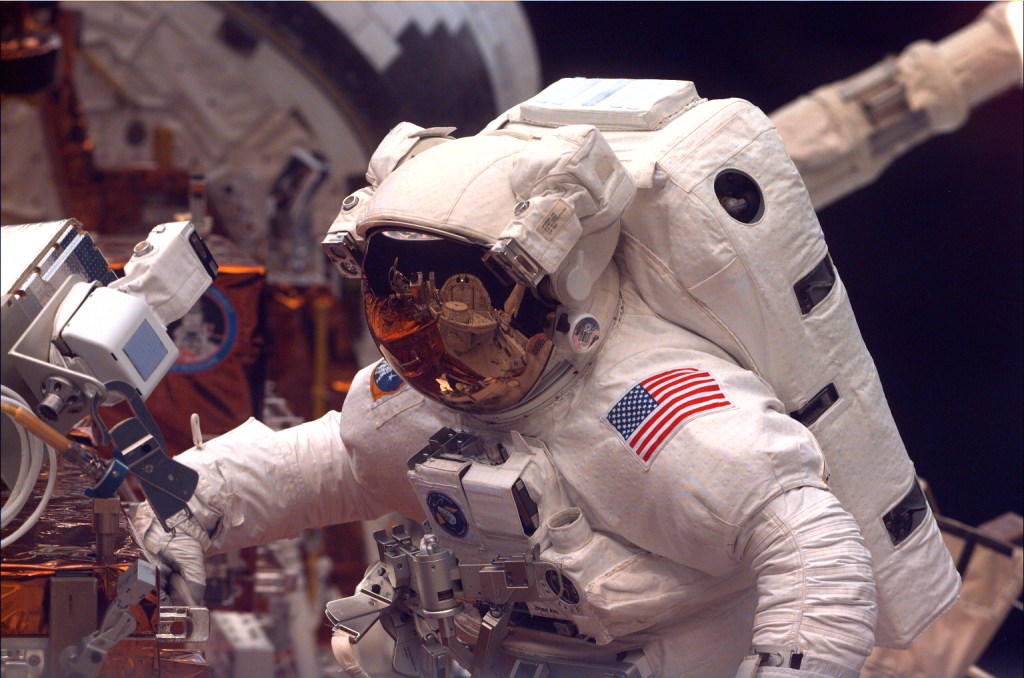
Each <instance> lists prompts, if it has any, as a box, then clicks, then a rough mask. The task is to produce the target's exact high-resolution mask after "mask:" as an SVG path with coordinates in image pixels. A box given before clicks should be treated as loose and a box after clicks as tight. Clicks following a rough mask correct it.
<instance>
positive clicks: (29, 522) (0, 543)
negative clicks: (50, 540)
mask: <svg viewBox="0 0 1024 678" xmlns="http://www.w3.org/2000/svg"><path fill="white" fill-rule="evenodd" d="M0 388H2V401H3V405H4V408H3V409H4V412H5V413H7V414H8V415H9V416H10V418H11V421H12V422H13V423H14V425H15V426H17V427H18V437H19V439H20V440H21V444H22V465H21V467H20V468H19V469H18V480H17V482H16V483H15V487H14V491H13V493H12V496H11V498H10V499H9V500H8V502H7V503H6V504H4V506H3V509H2V510H0V522H2V523H3V526H4V527H6V526H7V524H8V523H10V522H11V521H12V520H13V519H14V517H15V516H17V515H18V513H20V512H21V509H22V508H24V505H25V503H26V502H27V501H28V497H29V496H31V493H32V490H33V489H34V488H35V485H36V481H37V480H39V475H40V472H41V471H42V465H43V457H44V456H47V454H48V456H49V462H50V471H49V473H48V474H47V475H48V477H47V480H46V489H45V490H44V491H43V496H42V497H41V498H40V500H39V505H38V506H36V509H35V511H33V512H32V515H30V516H29V517H28V518H27V519H26V520H25V522H24V523H22V525H21V527H19V528H18V529H17V530H15V531H14V532H12V533H11V534H10V535H8V536H7V537H5V538H4V539H2V540H0V549H3V548H7V547H8V546H10V545H11V544H13V543H14V542H16V541H18V540H19V539H21V538H22V537H23V536H25V534H27V533H28V531H29V530H31V529H32V528H33V527H35V525H36V523H37V522H38V521H39V517H40V516H41V515H42V514H43V511H44V510H45V509H46V505H47V504H49V503H50V497H52V496H53V488H54V486H55V485H56V484H57V453H56V452H55V451H54V449H53V447H51V446H49V445H46V444H45V443H44V442H43V441H42V440H41V439H40V438H37V437H36V436H33V435H29V434H28V433H27V432H26V430H25V427H24V426H22V424H21V423H19V422H18V421H17V420H16V419H15V417H14V416H11V409H10V408H20V409H23V410H25V411H31V410H30V409H29V407H28V403H26V402H25V399H24V398H22V397H21V396H20V395H18V393H17V392H16V391H14V390H13V389H11V388H8V387H7V386H0ZM26 449H27V450H28V456H29V458H30V459H31V464H30V468H29V469H28V471H25V472H24V473H23V471H24V468H25V463H24V462H25V456H26V453H25V450H26ZM12 503H13V504H14V505H15V506H12V507H11V510H9V509H8V505H9V504H12ZM15 507H16V508H17V510H13V509H14V508H15Z"/></svg>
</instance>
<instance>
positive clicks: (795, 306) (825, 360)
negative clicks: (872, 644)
mask: <svg viewBox="0 0 1024 678" xmlns="http://www.w3.org/2000/svg"><path fill="white" fill-rule="evenodd" d="M545 96H546V95H545V94H544V93H542V94H541V95H538V97H539V98H541V99H544V97H545ZM508 117H509V118H510V119H512V120H515V115H514V111H513V112H511V113H510V114H508ZM576 119H577V118H574V120H576ZM503 130H505V131H508V132H509V133H513V132H515V133H520V134H545V133H550V130H549V129H547V128H543V127H539V126H530V125H526V124H523V123H522V122H518V123H515V122H514V123H511V124H508V125H506V126H505V127H504V128H503ZM602 133H603V134H604V136H605V137H606V139H607V140H608V143H609V144H610V146H611V147H612V149H613V150H615V151H616V153H617V154H619V156H620V158H621V159H622V161H623V163H624V165H625V166H627V167H629V168H630V170H631V171H632V172H634V173H635V178H636V182H637V184H638V185H639V186H641V189H640V190H639V191H638V192H637V195H636V198H635V199H634V200H633V202H632V203H631V204H630V206H629V207H628V208H627V209H626V211H625V212H624V213H623V216H622V235H621V237H620V245H619V250H618V253H617V256H618V257H619V260H620V262H621V263H622V264H623V265H622V273H623V278H625V279H630V280H632V281H633V282H634V283H635V284H636V286H637V289H638V290H639V292H640V295H641V297H642V298H643V299H644V301H645V302H646V303H647V304H648V305H649V306H650V307H651V308H652V309H653V310H654V311H656V312H657V313H658V314H660V315H661V316H662V317H664V318H666V319H668V320H670V321H672V322H674V323H676V324H678V325H680V326H681V327H684V328H686V329H689V330H691V331H693V332H695V333H696V334H698V335H700V336H703V337H706V338H708V339H709V340H710V341H712V342H714V344H716V345H717V346H718V347H720V348H721V349H722V350H724V351H726V352H727V353H728V354H729V355H730V356H731V357H732V358H733V359H734V360H735V361H736V362H737V363H738V364H739V365H741V366H743V367H745V368H747V369H749V370H751V371H753V372H754V373H755V374H757V375H759V376H760V377H761V378H763V379H764V380H765V381H766V382H767V383H768V384H769V385H770V387H771V389H772V390H773V392H774V393H775V394H776V395H777V396H778V397H779V399H780V400H781V401H782V403H783V406H784V408H785V411H787V412H797V411H799V410H801V408H804V407H805V406H806V405H807V404H808V403H811V402H813V401H814V400H815V399H816V398H817V394H819V393H827V392H828V389H829V388H831V389H834V390H833V391H832V392H834V393H835V399H834V400H833V401H832V402H831V404H830V406H828V407H827V408H825V409H824V411H823V412H822V413H820V415H819V416H817V418H816V419H815V420H814V421H813V422H810V423H809V424H808V426H809V428H810V430H811V432H812V433H813V434H814V437H815V439H816V440H817V442H818V444H819V445H820V447H821V449H822V451H823V453H824V456H825V459H826V461H827V464H828V467H829V469H830V471H831V480H830V488H831V491H832V492H833V493H834V494H835V495H836V497H838V498H839V500H840V502H841V503H842V505H843V507H844V508H845V509H846V510H847V511H849V512H850V513H851V514H852V515H853V516H854V518H855V519H856V520H857V523H858V525H859V528H860V530H861V533H862V534H863V537H864V540H865V544H866V545H867V547H868V549H869V551H871V553H872V558H873V567H874V571H875V575H876V583H877V594H878V596H877V598H878V622H877V626H876V629H875V631H876V633H875V639H876V642H877V643H878V644H880V645H884V646H891V647H905V646H906V645H908V644H909V643H910V642H911V641H912V640H913V639H914V638H915V637H916V636H917V635H918V634H919V633H921V632H922V631H923V630H924V629H925V628H927V627H928V625H929V624H931V623H932V622H933V621H934V620H935V619H936V618H938V617H939V616H940V615H941V614H943V613H944V612H945V611H946V610H948V609H949V608H950V607H951V606H952V605H953V603H954V602H955V601H956V599H957V595H958V592H959V583H960V582H959V577H958V576H957V573H956V570H955V568H954V567H953V562H952V560H951V559H950V558H949V557H948V555H947V553H946V549H945V547H944V546H943V544H942V540H941V537H940V535H939V531H938V528H937V525H936V524H935V521H934V520H933V518H932V517H931V515H930V513H927V514H926V515H925V516H924V519H923V521H922V522H921V524H920V525H919V527H918V528H917V529H916V530H914V532H913V533H912V534H910V536H909V537H906V538H905V539H903V540H902V541H899V542H898V543H894V539H893V537H892V536H891V535H890V534H889V532H888V530H887V529H886V525H885V523H884V522H883V516H885V515H886V514H887V513H889V512H890V511H891V510H892V509H893V507H895V506H897V505H898V504H899V503H900V502H901V501H902V500H903V498H904V497H906V496H907V495H908V492H909V491H910V490H911V489H912V488H913V487H914V484H915V482H916V478H915V473H914V465H913V463H912V461H911V459H910V458H909V456H908V455H907V451H906V449H905V447H904V445H903V442H902V440H901V438H900V435H899V431H898V429H897V427H896V424H895V422H894V421H893V417H892V414H891V412H890V410H889V407H888V404H887V402H886V399H885V393H884V391H883V389H882V384H881V382H880V380H879V378H878V374H877V370H876V369H875V366H874V363H873V361H872V359H871V356H870V354H869V353H868V350H867V348H866V346H865V345H864V342H863V340H862V338H861V335H860V331H859V329H858V326H857V321H856V318H855V317H854V314H853V310H852V307H851V304H850V300H849V298H848V296H847V293H846V289H845V287H844V286H843V282H842V278H841V276H840V275H839V274H838V272H836V271H835V269H834V267H833V266H831V263H830V261H829V259H828V258H827V257H828V247H827V244H826V242H825V239H824V237H823V234H822V231H821V228H820V226H819V224H818V220H817V217H816V215H815V213H814V209H813V207H812V205H811V203H810V199H809V197H808V195H807V191H806V189H805V187H804V184H803V181H802V179H801V176H800V174H799V173H798V172H797V170H796V168H795V166H794V165H793V163H792V162H791V161H790V159H789V157H788V156H787V154H786V149H785V147H784V145H783V143H782V140H781V138H780V137H779V135H778V133H777V132H776V131H775V129H774V127H773V124H772V121H771V120H769V119H768V118H767V117H766V116H765V115H764V114H763V113H762V112H761V111H760V110H758V109H757V108H756V107H754V106H753V105H751V104H750V103H749V102H746V101H742V100H738V99H729V100H720V101H707V102H703V103H699V104H697V105H693V106H691V107H688V108H687V109H686V110H685V111H683V112H682V113H681V114H680V115H679V116H678V117H675V118H673V119H672V120H671V121H670V122H668V123H667V124H666V125H664V126H663V127H662V128H660V129H658V130H655V131H637V130H629V131H626V130H622V129H615V128H612V129H605V130H603V132H602ZM728 172H740V173H742V174H744V175H746V176H747V177H748V178H749V179H750V180H751V182H753V184H756V187H757V191H758V192H759V193H760V195H761V198H762V200H761V203H762V206H763V209H761V210H758V213H757V214H754V215H752V216H750V221H749V223H748V222H744V221H740V220H739V219H737V218H734V216H733V215H732V214H730V213H729V212H728V211H727V210H726V209H725V206H724V205H723V204H722V202H721V201H720V200H719V196H718V192H719V190H718V186H719V179H721V178H723V177H727V176H728V175H727V173H728ZM824 270H828V271H830V272H831V273H832V276H830V277H833V280H832V281H830V283H829V284H823V283H822V279H823V278H824V276H823V274H822V271H824ZM808 279H810V280H813V281H814V282H812V283H811V284H810V285H811V287H816V288H817V289H818V290H826V291H827V292H825V291H822V292H820V296H818V298H817V299H816V303H813V304H811V305H810V308H807V307H806V303H807V295H806V291H807V290H808V289H809V288H808V287H807V286H806V285H805V281H806V280H808ZM797 289H803V290H804V291H805V295H804V297H803V300H802V301H801V293H799V292H797Z"/></svg>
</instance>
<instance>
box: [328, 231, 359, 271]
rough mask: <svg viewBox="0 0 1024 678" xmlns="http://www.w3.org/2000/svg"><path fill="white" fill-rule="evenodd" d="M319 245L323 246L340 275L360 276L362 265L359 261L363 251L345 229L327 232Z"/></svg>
mask: <svg viewBox="0 0 1024 678" xmlns="http://www.w3.org/2000/svg"><path fill="white" fill-rule="evenodd" d="M320 246H321V247H323V250H324V254H326V255H327V258H328V259H330V260H331V262H332V263H333V264H334V267H335V268H337V269H338V272H339V273H341V275H342V277H345V278H361V277H362V275H363V267H362V265H361V264H360V263H359V262H360V261H361V260H362V258H363V252H362V249H361V248H360V247H359V243H358V242H357V241H356V239H355V237H353V235H352V234H351V233H348V232H346V231H335V232H333V233H328V234H327V236H326V237H325V238H324V239H323V242H322V243H321V244H320Z"/></svg>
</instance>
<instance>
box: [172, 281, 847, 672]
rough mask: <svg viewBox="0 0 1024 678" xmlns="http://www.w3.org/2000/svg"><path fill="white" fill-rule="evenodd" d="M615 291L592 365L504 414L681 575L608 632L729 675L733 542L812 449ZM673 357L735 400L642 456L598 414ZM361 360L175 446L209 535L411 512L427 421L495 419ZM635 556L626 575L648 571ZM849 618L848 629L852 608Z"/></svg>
mask: <svg viewBox="0 0 1024 678" xmlns="http://www.w3.org/2000/svg"><path fill="white" fill-rule="evenodd" d="M622 293H623V298H624V312H623V315H622V320H621V321H620V322H619V323H618V325H617V326H616V327H615V328H613V330H612V331H611V332H610V336H609V337H608V339H607V341H608V343H607V344H606V346H605V348H604V350H603V351H602V353H601V354H600V355H599V356H598V359H597V364H596V365H595V367H594V369H593V370H592V371H590V372H589V373H587V374H586V375H584V376H583V377H582V378H581V380H580V381H579V382H578V383H577V385H576V386H575V387H574V388H573V389H571V390H570V391H569V392H567V393H565V394H564V395H563V396H562V397H561V398H559V399H558V400H556V401H555V402H554V404H553V405H551V406H550V407H548V408H546V409H545V410H544V411H542V412H540V413H537V414H536V415H534V416H531V417H529V418H527V419H525V420H523V421H520V422H518V423H517V424H516V429H517V430H519V431H521V432H522V433H523V434H524V435H529V436H533V437H535V438H539V439H543V440H544V441H545V443H546V444H547V446H548V448H549V450H550V451H551V458H552V460H553V462H554V463H555V465H556V467H557V470H558V472H559V473H560V474H561V477H562V479H563V481H564V487H565V489H566V492H567V495H568V498H569V501H570V502H571V503H572V504H574V505H576V506H578V507H579V508H580V510H581V511H582V513H583V514H584V515H585V516H586V517H587V520H588V522H589V523H590V525H591V527H592V529H593V530H594V532H595V533H596V534H601V535H603V536H604V537H606V538H610V539H613V540H615V541H617V542H618V543H621V544H628V545H632V547H634V548H638V549H641V550H643V551H646V552H649V553H650V554H651V555H650V556H648V557H649V558H655V559H658V560H659V562H665V563H667V564H668V565H670V566H671V568H672V573H673V574H672V576H673V577H675V578H677V579H678V580H679V581H686V582H687V584H686V586H687V588H686V591H687V595H685V596H680V597H679V599H678V600H676V601H675V603H676V604H675V606H674V607H671V608H670V609H669V610H668V611H667V612H665V614H663V615H662V616H661V617H660V618H658V619H653V620H648V621H649V622H650V623H651V626H649V627H647V628H644V629H642V630H638V631H635V632H633V633H630V634H628V635H625V636H623V637H621V638H619V639H618V641H617V642H625V643H633V644H635V645H637V646H642V647H643V648H644V651H645V653H646V654H647V656H648V657H649V659H650V661H651V662H652V664H653V665H654V666H655V668H656V671H657V673H656V675H659V676H682V675H707V676H730V675H732V674H733V673H734V672H735V670H736V667H737V666H738V665H739V662H740V660H741V659H742V658H743V656H745V655H746V654H747V651H748V649H749V647H750V644H751V641H752V639H753V614H754V605H755V597H756V596H757V592H756V589H755V588H754V584H755V576H754V572H753V571H752V570H751V569H750V568H749V567H748V566H746V565H744V563H743V554H742V553H741V552H740V551H738V550H737V548H738V545H739V544H740V543H741V540H742V539H743V536H744V534H746V532H745V531H748V530H749V528H748V527H747V526H749V525H750V524H751V521H752V520H754V518H755V516H757V515H758V513H759V512H760V510H761V508H762V507H763V506H765V505H766V504H767V503H768V502H770V501H771V500H772V499H774V498H775V497H777V496H780V495H783V494H785V493H788V492H789V491H790V490H797V489H798V488H805V487H812V488H817V489H819V490H823V489H824V488H825V487H826V486H825V484H824V483H823V482H822V480H821V475H822V472H823V466H824V464H823V461H822V458H821V453H820V450H819V449H818V447H817V445H816V443H815V442H814V439H813V437H812V436H811V435H810V434H809V433H808V432H807V430H806V429H805V428H803V427H802V426H800V425H799V424H797V423H796V422H795V421H793V420H792V419H790V417H788V416H787V415H786V414H785V412H784V410H783V408H782V406H781V403H779V401H778V400H777V399H776V398H775V397H774V395H773V394H772V393H771V391H770V390H769V389H768V388H767V387H766V386H765V384H764V383H763V382H762V381H761V380H760V379H758V378H757V377H756V376H754V375H753V374H751V373H750V372H748V371H746V370H743V369H742V368H739V367H738V366H736V365H735V364H734V363H732V362H731V361H730V360H728V357H727V356H726V355H725V354H724V353H723V352H722V351H721V350H720V349H717V348H716V347H715V346H714V345H712V344H710V343H709V342H707V341H705V340H703V339H701V338H700V337H697V336H696V335H693V334H691V333H689V332H686V331H685V330H681V329H680V328H678V327H676V326H674V325H672V324H670V323H668V322H666V321H664V320H663V319H661V318H659V317H658V316H657V315H656V314H654V313H653V312H652V311H651V310H650V309H649V308H647V307H646V305H645V304H644V303H643V302H642V301H641V300H640V298H639V297H638V295H637V294H636V291H635V289H634V288H633V286H632V285H631V284H629V283H628V282H626V283H624V285H623V288H622ZM689 365H694V366H699V367H702V368H704V369H707V370H709V371H711V372H712V373H713V374H714V376H715V378H716V379H717V381H718V383H719V384H720V385H721V388H722V390H723V391H724V392H725V393H726V394H727V396H728V397H729V399H730V400H731V401H732V402H733V404H734V405H735V407H734V408H732V409H725V410H720V411H716V412H713V413H709V414H707V415H705V416H700V417H697V418H694V419H693V420H691V421H688V422H686V423H685V424H684V425H683V426H681V427H679V428H678V429H677V430H676V431H675V433H674V435H673V436H671V437H670V438H669V439H668V440H667V441H666V443H665V445H664V447H663V448H662V449H661V450H660V451H659V452H658V455H657V457H656V458H655V460H654V462H653V464H652V465H651V466H650V468H649V469H644V468H643V467H642V466H641V465H640V464H639V463H637V462H636V461H635V459H634V455H633V453H632V452H631V451H630V450H629V448H628V447H627V446H626V444H625V443H624V442H622V439H621V438H619V437H618V434H617V433H615V432H614V430H613V429H612V428H611V426H610V425H609V424H608V422H607V421H606V420H605V419H604V417H605V415H606V414H607V413H608V411H609V410H610V409H611V408H612V407H614V406H615V404H616V402H618V401H619V400H620V399H621V398H622V397H623V396H624V395H625V394H626V393H627V392H628V391H629V390H630V389H631V388H632V387H633V386H634V385H635V384H636V383H637V382H639V381H640V380H642V379H644V378H646V377H648V376H650V375H651V374H654V373H658V372H660V371H663V370H665V369H671V368H677V367H685V366H689ZM373 367H375V366H372V367H370V368H367V369H364V370H362V371H360V373H359V374H357V375H356V377H355V379H354V381H353V385H352V390H351V391H350V393H349V396H348V398H347V400H346V403H345V407H344V408H343V411H342V412H341V413H331V414H328V415H326V416H325V417H323V418H321V419H319V420H317V421H315V422H310V423H308V424H303V425H301V426H298V427H296V428H293V429H289V430H287V431H283V432H279V433H272V432H270V431H269V430H267V429H265V428H264V427H262V425H259V424H258V423H256V422H250V423H249V424H246V425H245V426H243V427H241V429H239V430H238V431H235V432H232V433H229V434H226V435H225V436H221V437H220V438H218V439H216V440H214V441H211V442H209V443H207V444H206V445H205V446H204V449H203V450H191V451H189V452H187V453H185V454H184V455H181V456H179V457H178V459H179V460H181V461H183V463H186V464H188V465H189V466H191V467H193V468H196V469H197V470H198V471H199V473H200V485H199V488H198V489H197V494H198V496H200V497H201V498H202V499H203V500H204V501H205V502H207V503H209V505H210V506H211V507H212V508H213V509H214V510H216V511H218V512H220V513H222V514H223V516H224V518H223V519H222V520H221V521H220V523H219V525H217V527H216V529H215V531H214V534H213V546H212V547H211V551H222V550H228V549H234V548H239V547H242V546H247V545H251V544H255V543H261V542H265V541H269V540H271V539H276V538H280V537H287V536H294V535H295V534H297V533H298V532H299V531H300V530H301V529H303V528H305V527H311V526H317V525H326V524H332V523H338V522H344V521H351V520H357V519H362V518H371V517H376V516H379V515H383V514H384V513H387V512H390V511H399V512H401V513H403V514H405V515H407V516H409V517H411V518H414V519H422V518H423V513H422V510H421V508H420V506H419V502H418V500H417V498H416V495H415V493H414V492H413V490H412V487H411V485H410V484H409V483H408V482H407V480H406V472H407V467H406V462H407V460H408V458H409V457H410V456H412V455H413V454H414V453H415V452H416V451H417V450H418V449H419V448H420V447H422V445H423V444H425V443H426V440H427V438H428V437H429V436H430V435H432V434H433V433H434V432H435V431H437V430H438V429H439V428H441V427H442V426H449V427H452V428H455V429H460V430H469V431H475V432H477V433H479V434H482V435H485V436H491V437H494V436H497V437H501V436H504V435H510V434H504V433H502V432H501V431H495V430H494V429H493V428H492V427H481V426H479V425H478V424H476V423H475V422H474V420H473V419H472V418H471V417H468V416H465V415H459V414H456V413H453V412H451V411H448V410H446V409H444V408H443V407H441V406H440V405H437V404H435V403H433V402H432V401H428V400H425V399H424V398H423V397H422V396H420V395H419V394H418V393H416V392H415V391H413V390H411V389H409V388H407V387H403V388H402V389H400V390H399V391H398V392H396V393H391V394H389V395H384V396H380V395H374V393H372V392H371V388H370V386H371V380H372V379H373V375H374V369H373ZM840 522H841V521H840ZM844 529H845V528H844ZM849 534H850V538H851V539H855V536H854V535H855V530H854V531H853V532H850V533H849ZM648 571H649V570H639V571H638V572H637V574H636V577H637V579H636V581H641V582H642V581H650V580H649V579H646V580H645V579H644V577H645V576H646V572H648ZM851 575H855V576H854V578H853V580H851V581H850V582H848V583H847V584H846V585H847V586H849V587H852V588H857V587H862V586H864V585H865V584H864V581H863V579H862V573H860V572H859V571H856V569H855V571H853V572H851ZM838 576H840V578H841V577H842V575H838ZM627 581H628V579H627ZM827 596H828V594H827V593H826V594H825V597H826V598H827ZM835 602H836V604H837V605H845V604H847V601H846V600H845V598H842V597H841V598H839V599H837V600H835ZM636 625H637V626H642V625H643V624H642V622H641V621H638V623H637V624H636ZM853 626H854V628H853V630H851V631H850V635H851V636H856V635H857V634H858V633H859V632H860V629H861V627H862V621H857V622H856V624H854V625H853ZM801 633H802V634H803V635H802V636H801V638H802V639H803V640H802V642H806V644H807V647H806V648H804V649H805V650H806V651H807V652H809V653H814V654H817V655H818V656H821V657H822V658H823V659H827V657H826V654H827V652H829V651H830V648H832V647H833V643H834V642H835V641H834V639H832V638H831V637H821V636H820V634H819V632H818V630H816V629H815V628H814V627H813V626H807V625H805V626H804V627H803V628H802V630H801Z"/></svg>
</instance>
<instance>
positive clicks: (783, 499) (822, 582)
mask: <svg viewBox="0 0 1024 678" xmlns="http://www.w3.org/2000/svg"><path fill="white" fill-rule="evenodd" d="M737 548H738V550H739V552H740V554H741V557H742V559H743V562H744V564H745V565H747V566H748V567H750V568H751V570H752V571H753V572H754V573H755V575H756V577H757V592H758V604H757V612H756V615H755V619H754V637H753V649H752V652H751V657H748V659H747V660H746V661H745V662H744V665H743V666H741V669H740V672H739V673H738V674H737V678H740V677H741V676H743V677H746V676H750V677H754V676H756V677H757V678H766V677H768V676H780V677H781V676H790V675H791V676H793V677H794V678H809V677H811V676H830V677H834V678H856V677H857V676H858V675H860V670H861V667H862V666H863V664H864V662H865V660H866V659H867V656H868V654H870V652H871V648H872V645H873V642H874V632H873V629H874V624H875V617H876V613H877V610H876V606H875V582H874V575H873V573H872V569H871V556H870V554H869V553H868V551H867V549H866V548H865V546H864V543H863V540H862V538H861V535H860V530H859V529H858V527H857V524H856V523H855V522H854V519H853V517H852V516H851V515H850V514H849V513H847V512H846V510H845V509H843V507H842V506H841V505H840V504H839V501H838V500H837V499H836V498H835V497H834V496H833V495H832V494H831V493H829V492H827V491H824V490H821V489H817V488H812V487H800V488H797V489H794V490H790V491H788V492H785V493H783V494H781V495H778V496H777V497H775V498H774V499H772V500H771V501H770V502H768V504H767V505H765V506H764V507H763V508H762V509H761V511H760V512H758V514H757V515H755V516H754V518H753V519H752V520H751V521H750V522H749V523H748V524H747V525H746V526H745V528H744V530H743V532H742V534H741V538H740V540H739V542H738V544H737ZM796 669H799V670H796Z"/></svg>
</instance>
